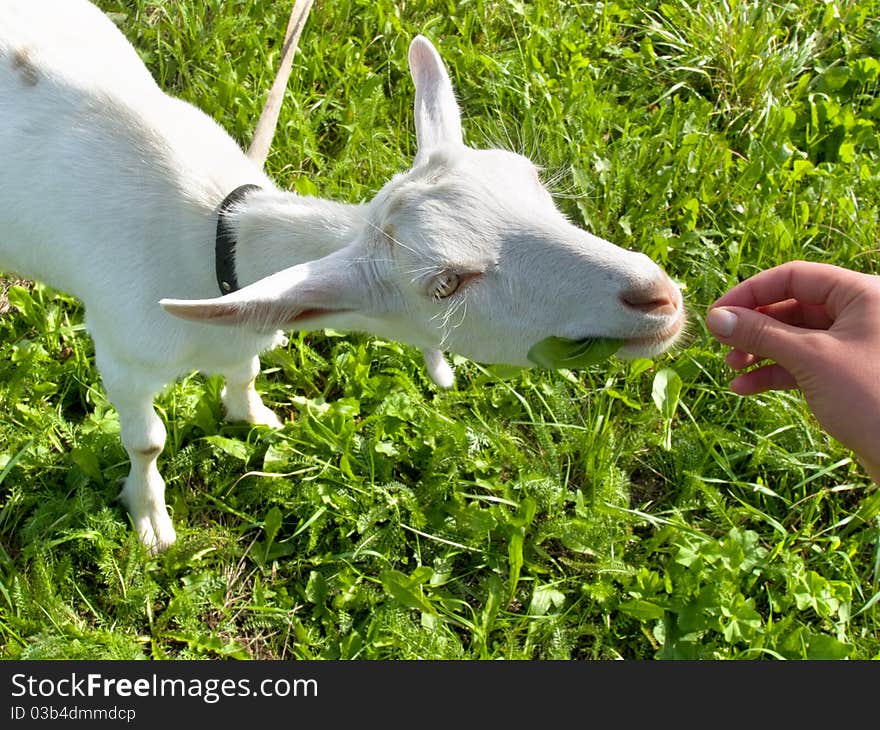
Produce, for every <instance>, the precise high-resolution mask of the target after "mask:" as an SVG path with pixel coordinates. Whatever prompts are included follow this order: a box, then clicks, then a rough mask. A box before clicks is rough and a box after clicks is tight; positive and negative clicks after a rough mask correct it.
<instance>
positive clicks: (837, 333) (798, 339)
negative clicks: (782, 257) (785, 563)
mask: <svg viewBox="0 0 880 730" xmlns="http://www.w3.org/2000/svg"><path fill="white" fill-rule="evenodd" d="M706 326H707V327H708V329H709V331H710V332H711V333H712V334H713V335H714V336H715V337H716V338H717V339H718V340H719V341H720V342H722V343H723V344H725V345H729V346H731V347H733V348H734V349H733V350H732V351H731V352H729V353H728V354H727V364H728V365H730V367H732V368H733V369H734V370H743V369H745V368H748V367H750V366H752V365H759V367H757V368H755V369H752V370H749V371H748V372H746V373H744V374H741V375H739V376H737V377H736V378H734V380H733V381H732V382H731V383H730V387H731V389H732V390H733V391H734V392H735V393H739V394H740V395H753V394H755V393H761V392H764V391H766V390H785V389H791V388H797V389H800V390H801V391H802V392H803V394H804V397H805V398H806V401H807V404H808V405H809V406H810V408H811V410H812V411H813V414H814V415H815V416H816V418H817V420H818V421H819V423H820V424H821V425H822V427H823V428H824V429H825V430H826V431H827V432H828V433H830V434H831V435H832V436H834V437H835V438H836V439H838V440H839V441H840V442H841V443H842V444H844V445H845V446H847V447H849V448H850V449H852V450H853V451H854V452H855V453H856V454H857V455H858V456H859V458H860V460H861V461H862V463H863V464H864V465H865V467H866V468H867V470H868V473H869V474H870V475H871V477H872V478H873V479H874V481H875V482H877V483H878V484H880V277H877V276H871V275H869V274H860V273H857V272H855V271H851V270H849V269H844V268H840V267H837V266H831V265H828V264H818V263H808V262H805V261H793V262H790V263H787V264H783V265H781V266H777V267H775V268H772V269H768V270H766V271H762V272H761V273H759V274H756V275H755V276H753V277H751V278H750V279H747V280H746V281H744V282H742V283H740V284H738V285H737V286H735V287H734V288H733V289H731V290H730V291H729V292H727V293H726V294H725V295H724V296H722V297H721V298H720V299H718V301H716V302H715V303H714V304H713V305H712V307H711V308H710V310H709V312H708V314H707V316H706ZM767 361H772V362H767Z"/></svg>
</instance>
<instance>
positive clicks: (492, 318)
mask: <svg viewBox="0 0 880 730" xmlns="http://www.w3.org/2000/svg"><path fill="white" fill-rule="evenodd" d="M409 60H410V67H411V70H412V75H413V79H414V82H415V87H416V96H415V123H416V134H417V141H418V154H417V157H416V159H415V161H414V164H413V167H412V169H410V170H409V171H407V172H405V173H402V174H399V175H397V176H395V177H394V178H392V179H391V180H390V181H389V182H388V183H387V184H386V185H385V186H384V187H383V188H382V190H380V191H379V193H378V194H377V195H376V197H375V198H374V199H373V200H371V201H369V202H367V203H363V204H344V203H337V202H333V201H328V200H322V199H318V198H310V197H301V196H296V195H293V194H291V193H289V192H285V191H280V190H278V189H277V188H276V186H275V185H274V184H273V183H272V181H271V180H270V179H269V178H268V177H267V175H266V174H265V173H264V172H263V170H262V169H261V168H260V167H259V166H258V165H257V164H255V163H254V162H252V161H250V160H249V159H248V158H247V157H246V156H245V154H244V153H243V152H242V150H241V149H240V148H239V147H238V145H237V144H236V143H235V142H234V141H233V140H232V139H231V138H230V137H229V135H228V134H227V133H226V132H225V131H223V129H222V128H220V127H219V126H218V125H217V124H216V123H215V122H214V121H213V120H211V119H210V118H209V117H208V116H207V115H205V114H204V113H202V112H201V111H199V110H198V109H197V108H195V107H194V106H192V105H190V104H188V103H186V102H183V101H181V100H179V99H175V98H173V97H171V96H168V95H166V94H165V93H164V92H163V91H162V90H161V89H160V88H159V87H158V86H157V85H156V83H155V81H154V80H153V79H152V77H151V76H150V74H149V72H148V71H147V69H146V68H145V67H144V65H143V63H142V62H141V60H140V58H139V57H138V55H137V53H136V51H135V50H134V48H133V47H132V46H131V44H130V43H129V42H128V41H127V40H126V39H125V38H124V36H123V35H122V34H121V33H120V32H119V31H118V29H117V28H116V27H115V25H114V24H113V23H112V22H111V21H110V20H109V19H108V18H107V17H106V16H105V15H104V14H103V13H101V12H100V11H99V10H98V9H97V8H96V7H94V6H93V5H91V4H90V3H89V2H86V0H4V2H2V3H0V160H2V166H0V270H4V271H14V272H16V273H18V274H20V275H23V276H26V277H30V278H33V279H39V280H42V281H45V282H46V283H48V284H50V285H51V286H53V287H55V288H58V289H60V290H63V291H66V292H69V293H71V294H72V295H74V296H76V297H78V298H79V299H81V300H82V302H83V304H84V307H85V312H86V322H87V326H88V329H89V332H90V334H91V336H92V338H93V340H94V344H95V353H96V361H97V365H98V368H99V370H100V372H101V377H102V381H103V384H104V387H105V389H106V391H107V394H108V397H109V399H110V400H111V402H112V403H113V405H114V407H115V408H116V409H117V411H118V413H119V420H120V427H121V435H122V440H123V444H124V446H125V448H126V451H127V452H128V454H129V457H130V459H131V471H130V473H129V476H128V478H127V479H126V482H125V485H124V487H123V489H122V493H121V495H120V497H121V499H122V500H123V502H124V503H125V505H126V507H127V508H128V510H129V513H130V514H131V517H132V520H133V523H134V526H135V529H136V530H137V532H138V534H139V536H140V538H141V540H142V541H143V542H144V543H145V544H146V545H147V546H148V547H149V548H150V549H152V550H161V549H163V548H165V547H167V546H168V545H169V544H171V543H172V542H173V541H174V539H175V531H174V527H173V525H172V523H171V520H170V518H169V516H168V513H167V510H166V507H165V499H164V491H165V485H164V482H163V480H162V477H161V475H160V474H159V471H158V469H157V466H156V460H157V458H158V456H159V454H160V453H161V451H162V448H163V446H164V442H165V429H164V426H163V424H162V421H161V420H160V419H159V417H158V416H157V415H156V413H155V411H154V408H153V398H154V397H155V395H156V393H158V392H159V391H160V390H161V389H162V388H163V387H164V386H165V385H167V384H168V383H169V382H171V381H173V380H174V379H175V378H177V377H179V376H181V375H184V374H186V373H189V372H192V371H193V370H201V371H203V372H208V373H220V374H222V375H223V376H224V377H225V379H226V387H225V389H224V391H223V401H224V406H225V408H226V415H227V417H228V418H229V419H230V420H243V421H247V422H249V423H253V424H266V425H270V426H275V427H277V426H280V423H279V421H278V419H277V417H276V416H275V414H274V413H272V411H270V410H269V409H268V408H266V407H265V406H264V405H263V403H262V401H261V400H260V397H259V395H258V394H257V392H256V390H255V389H254V378H255V377H256V375H257V373H258V372H259V360H258V357H257V355H258V354H259V353H260V352H262V351H264V350H266V349H269V348H271V347H273V346H275V345H276V344H277V343H278V342H279V341H280V339H281V330H282V329H299V328H323V327H333V328H336V329H343V330H361V331H366V332H370V333H373V334H376V335H379V336H382V337H385V338H389V339H397V340H400V341H404V342H408V343H410V344H413V345H416V346H418V347H420V348H421V349H422V350H423V352H424V353H425V357H426V362H427V364H428V368H429V371H430V372H431V374H432V376H433V377H434V378H435V380H437V381H438V382H440V383H441V384H443V385H446V386H449V385H451V382H452V374H451V371H450V370H449V367H448V365H447V364H446V362H445V360H444V358H443V356H442V351H443V350H454V351H457V352H460V353H461V354H463V355H466V356H468V357H471V358H474V359H477V360H482V361H487V362H503V363H511V364H519V365H529V364H530V363H529V362H528V361H527V359H526V352H527V351H528V349H529V347H530V346H531V345H533V344H534V343H536V342H537V341H539V340H541V339H543V338H544V337H547V336H551V335H553V336H559V337H568V338H575V339H576V338H585V337H590V336H602V337H615V338H622V339H624V340H625V342H626V344H625V346H624V347H623V349H622V350H621V354H622V355H623V356H630V357H631V356H639V355H646V356H650V355H653V354H656V353H658V352H661V351H662V350H664V349H666V348H667V347H668V346H669V345H670V344H671V343H672V341H673V340H674V339H675V337H676V335H677V334H678V332H679V331H680V329H681V326H682V323H683V321H684V314H683V307H682V301H681V295H680V293H679V292H678V289H677V288H676V287H675V286H674V285H673V284H672V283H671V282H670V281H669V279H668V278H667V277H666V275H665V274H664V273H663V272H662V271H661V270H660V269H659V268H658V267H657V266H656V265H655V264H653V263H652V262H651V261H650V260H648V259H647V258H646V257H645V256H643V255H642V254H638V253H634V252H629V251H625V250H623V249H620V248H618V247H616V246H614V245H613V244H610V243H608V242H606V241H603V240H601V239H599V238H596V237H595V236H591V235H590V234H588V233H586V232H584V231H582V230H579V229H577V228H576V227H574V226H573V225H571V224H570V223H569V222H568V221H567V220H565V218H564V217H563V216H562V214H561V213H560V212H559V211H558V210H557V209H556V208H555V206H554V204H553V202H552V199H551V197H550V195H549V194H548V193H547V191H546V190H545V189H544V188H543V187H542V186H541V184H540V182H539V180H538V177H537V174H536V172H535V168H534V167H533V166H532V164H531V163H530V162H529V161H528V160H526V159H525V158H523V157H520V156H518V155H515V154H513V153H509V152H504V151H501V150H474V149H471V148H468V147H466V146H465V145H464V143H463V141H462V131H461V123H460V118H459V112H458V107H457V105H456V102H455V98H454V94H453V91H452V86H451V84H450V81H449V77H448V75H447V73H446V70H445V68H444V67H443V63H442V61H441V60H440V57H439V55H438V54H437V52H436V50H435V49H434V47H433V46H432V45H431V44H430V43H429V42H428V41H427V40H426V39H425V38H423V37H421V36H418V37H416V38H415V39H414V40H413V42H412V44H411V46H410V55H409ZM243 184H252V185H256V186H258V189H255V190H254V191H252V192H250V193H249V194H248V195H247V196H246V197H245V198H244V199H243V200H242V201H241V202H240V203H238V204H237V205H235V206H233V207H232V209H231V210H230V211H229V213H228V223H229V225H230V226H231V228H232V229H233V231H234V233H235V237H236V246H235V257H236V269H237V275H238V279H239V280H240V281H241V282H242V283H243V284H245V286H244V287H243V288H242V289H241V290H239V291H235V292H233V293H230V294H228V295H226V296H219V295H220V293H221V292H219V291H218V287H217V280H216V277H215V270H214V245H215V232H216V229H217V218H218V212H217V211H218V206H219V205H220V203H221V201H223V200H224V199H225V198H226V196H227V195H228V194H229V193H230V192H231V191H232V190H234V189H236V188H238V187H239V186H241V185H243ZM160 302H161V306H160ZM172 315H175V316H172ZM215 325H225V326H226V327H225V329H220V328H218V327H217V326H215Z"/></svg>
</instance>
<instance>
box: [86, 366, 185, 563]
mask: <svg viewBox="0 0 880 730" xmlns="http://www.w3.org/2000/svg"><path fill="white" fill-rule="evenodd" d="M117 369H119V368H114V367H112V366H111V367H107V366H106V364H105V366H104V367H103V368H102V379H103V381H104V388H105V389H106V391H107V395H108V397H109V398H110V402H111V403H112V404H113V406H114V407H115V408H116V411H117V413H118V414H119V427H120V431H121V436H122V445H123V446H124V447H125V450H126V451H127V452H128V458H129V459H130V460H131V470H130V471H129V473H128V477H127V478H126V480H125V484H124V486H123V487H122V491H121V492H120V493H119V501H120V502H122V504H123V505H125V508H126V509H127V510H128V513H129V514H130V515H131V520H132V523H133V524H134V528H135V530H136V531H137V534H138V537H139V538H140V541H141V542H142V543H143V544H144V545H145V546H146V548H147V550H148V551H149V552H150V553H151V554H155V553H158V552H161V551H162V550H165V549H166V548H167V547H168V546H169V545H171V544H172V543H173V542H174V541H175V540H176V539H177V535H176V533H175V531H174V525H173V524H172V522H171V517H170V516H169V515H168V509H167V507H166V506H165V481H164V480H163V479H162V475H161V474H159V469H158V467H157V465H156V460H157V459H158V458H159V454H161V453H162V449H163V448H164V447H165V426H164V424H163V423H162V420H161V419H160V418H159V416H158V415H156V411H155V410H154V408H153V395H154V393H153V390H152V388H151V387H149V386H147V385H146V383H148V382H149V377H148V376H145V377H144V378H143V379H141V380H139V379H138V377H137V374H136V373H134V372H132V371H130V370H129V371H126V372H125V373H124V377H123V376H122V375H123V374H122V373H120V374H119V375H117V374H116V373H115V370H117Z"/></svg>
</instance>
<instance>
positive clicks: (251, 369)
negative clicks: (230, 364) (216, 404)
mask: <svg viewBox="0 0 880 730" xmlns="http://www.w3.org/2000/svg"><path fill="white" fill-rule="evenodd" d="M259 372H260V358H258V357H254V358H253V359H251V360H249V361H248V362H247V363H246V364H245V365H243V366H242V367H240V368H237V369H233V370H226V371H225V372H224V373H223V375H224V377H225V378H226V386H225V387H224V388H223V392H222V393H221V394H220V397H221V398H222V400H223V405H224V407H225V408H226V420H227V421H245V422H246V423H252V424H253V425H255V426H269V427H270V428H281V427H282V423H281V421H280V420H279V419H278V416H276V415H275V413H274V412H273V411H272V410H271V409H270V408H267V407H266V406H265V405H263V401H262V399H261V398H260V394H259V393H257V389H256V388H255V387H254V381H255V380H256V378H257V375H258V374H259Z"/></svg>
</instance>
